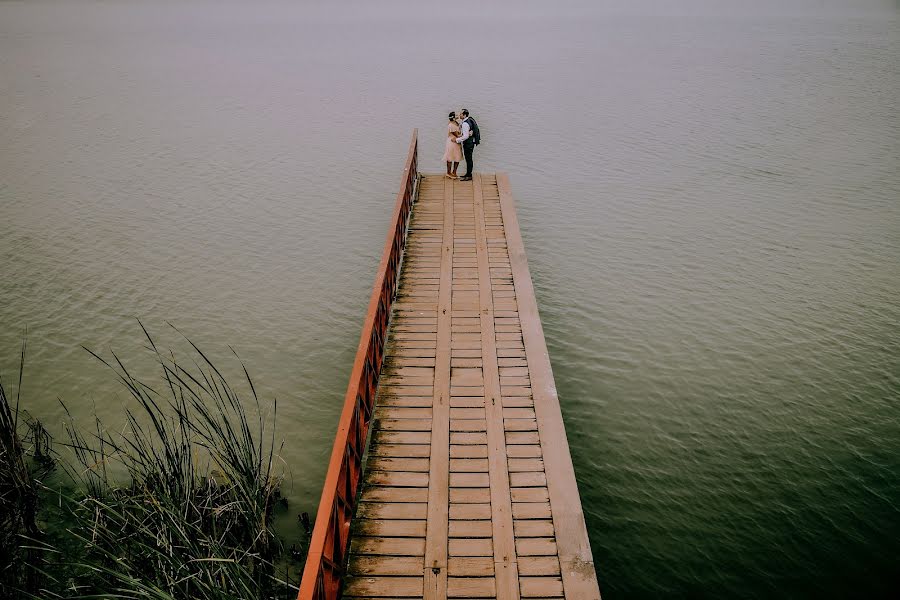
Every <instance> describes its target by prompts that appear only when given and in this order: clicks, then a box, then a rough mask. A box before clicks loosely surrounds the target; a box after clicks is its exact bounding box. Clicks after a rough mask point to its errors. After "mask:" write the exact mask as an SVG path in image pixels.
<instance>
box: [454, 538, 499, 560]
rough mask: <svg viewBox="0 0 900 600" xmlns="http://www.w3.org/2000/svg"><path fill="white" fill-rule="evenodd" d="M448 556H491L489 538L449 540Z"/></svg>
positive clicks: (491, 548) (492, 550)
mask: <svg viewBox="0 0 900 600" xmlns="http://www.w3.org/2000/svg"><path fill="white" fill-rule="evenodd" d="M449 547H450V556H493V555H494V549H493V546H492V544H491V538H483V539H463V538H450V543H449Z"/></svg>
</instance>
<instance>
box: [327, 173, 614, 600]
mask: <svg viewBox="0 0 900 600" xmlns="http://www.w3.org/2000/svg"><path fill="white" fill-rule="evenodd" d="M344 597H345V598H354V599H362V598H400V599H407V598H409V599H412V598H416V599H428V598H432V599H436V600H442V599H444V598H497V599H498V600H499V599H503V600H507V599H519V598H570V599H578V600H592V599H597V598H599V597H600V592H599V589H598V586H597V578H596V574H595V571H594V565H593V559H592V557H591V552H590V546H589V544H588V538H587V531H586V529H585V525H584V516H583V514H582V509H581V503H580V500H579V496H578V489H577V486H576V483H575V475H574V471H573V467H572V461H571V457H570V456H569V449H568V443H567V441H566V436H565V429H564V427H563V422H562V416H561V413H560V409H559V401H558V398H557V395H556V388H555V384H554V383H553V374H552V372H551V370H550V362H549V359H548V356H547V348H546V344H545V342H544V337H543V331H542V328H541V323H540V317H539V316H538V312H537V303H536V301H535V298H534V290H533V288H532V283H531V277H530V275H529V273H528V265H527V262H526V259H525V252H524V247H523V245H522V238H521V234H520V232H519V229H518V223H517V220H516V214H515V207H514V205H513V201H512V195H511V192H510V188H509V180H508V179H507V178H506V177H505V176H503V175H499V176H496V177H495V176H491V175H477V176H476V177H475V179H474V180H473V181H472V182H458V181H450V180H447V179H445V178H444V177H442V176H428V177H425V178H424V179H423V180H422V182H421V185H420V188H419V197H418V201H417V203H416V205H415V207H414V209H413V213H412V220H411V224H410V230H409V238H408V240H407V248H406V255H405V258H404V265H403V270H402V273H401V282H400V290H399V294H398V298H397V300H396V302H395V303H394V309H393V315H392V321H391V327H390V338H389V340H388V345H387V350H386V358H385V363H384V369H383V372H382V378H381V383H380V389H379V395H378V400H377V406H376V409H375V421H374V423H373V435H372V441H371V444H370V447H369V457H368V461H367V463H366V472H365V476H364V487H363V491H362V495H361V497H360V504H359V507H358V509H357V514H356V519H355V520H354V526H353V541H352V544H351V560H350V564H349V567H348V575H347V578H346V582H345V588H344Z"/></svg>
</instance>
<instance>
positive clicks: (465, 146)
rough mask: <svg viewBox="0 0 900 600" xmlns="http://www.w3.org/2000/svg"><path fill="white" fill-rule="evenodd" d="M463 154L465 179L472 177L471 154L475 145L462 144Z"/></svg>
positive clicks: (472, 164)
mask: <svg viewBox="0 0 900 600" xmlns="http://www.w3.org/2000/svg"><path fill="white" fill-rule="evenodd" d="M462 147H463V154H464V155H465V157H466V177H471V176H472V171H473V170H474V163H473V158H472V154H473V153H474V151H475V144H466V143H465V142H463V145H462Z"/></svg>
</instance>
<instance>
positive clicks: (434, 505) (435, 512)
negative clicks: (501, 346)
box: [423, 181, 454, 600]
mask: <svg viewBox="0 0 900 600" xmlns="http://www.w3.org/2000/svg"><path fill="white" fill-rule="evenodd" d="M443 188H444V205H443V209H444V218H443V227H442V238H441V250H440V251H441V269H440V273H441V279H440V292H439V300H438V315H437V319H438V320H437V325H438V331H437V356H436V358H435V364H434V390H433V394H434V396H433V397H434V405H433V416H432V420H431V422H432V429H431V471H430V481H431V486H430V487H429V489H428V533H427V537H426V549H425V570H424V575H425V583H424V592H423V594H424V598H425V600H443V599H444V598H446V597H447V557H448V554H447V552H448V537H447V536H448V529H449V519H450V516H449V512H450V508H449V504H450V502H449V486H450V483H449V473H450V348H451V343H450V342H451V332H450V326H451V318H452V315H453V306H452V302H453V295H452V291H453V290H452V285H453V249H454V240H453V225H454V222H453V219H454V215H453V187H452V182H450V181H446V182H444V185H443Z"/></svg>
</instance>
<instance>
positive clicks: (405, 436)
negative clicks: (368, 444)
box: [372, 430, 509, 444]
mask: <svg viewBox="0 0 900 600" xmlns="http://www.w3.org/2000/svg"><path fill="white" fill-rule="evenodd" d="M508 437H509V434H507V438H508ZM372 443H373V444H428V443H431V432H430V431H377V430H376V431H375V433H373V434H372Z"/></svg>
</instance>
